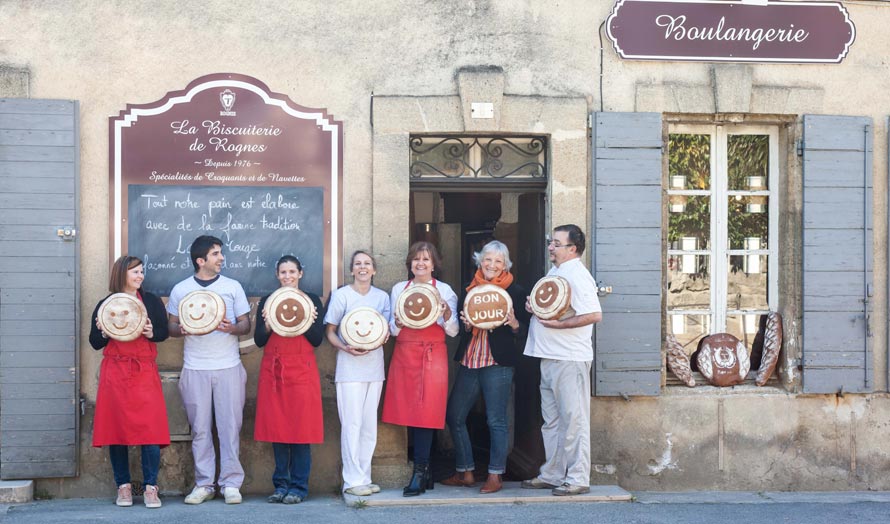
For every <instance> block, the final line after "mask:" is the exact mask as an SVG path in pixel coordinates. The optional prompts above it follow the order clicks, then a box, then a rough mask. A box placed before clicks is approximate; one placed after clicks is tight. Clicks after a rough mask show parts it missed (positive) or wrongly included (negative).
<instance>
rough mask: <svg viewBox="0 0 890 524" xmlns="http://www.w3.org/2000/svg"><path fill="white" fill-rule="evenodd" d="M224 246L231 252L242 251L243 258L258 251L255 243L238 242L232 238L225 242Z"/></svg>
mask: <svg viewBox="0 0 890 524" xmlns="http://www.w3.org/2000/svg"><path fill="white" fill-rule="evenodd" d="M226 248H228V250H229V251H231V252H232V253H244V258H250V257H251V256H253V254H254V253H259V252H260V248H258V247H257V245H256V244H238V243H236V242H235V241H234V240H230V241H228V242H226Z"/></svg>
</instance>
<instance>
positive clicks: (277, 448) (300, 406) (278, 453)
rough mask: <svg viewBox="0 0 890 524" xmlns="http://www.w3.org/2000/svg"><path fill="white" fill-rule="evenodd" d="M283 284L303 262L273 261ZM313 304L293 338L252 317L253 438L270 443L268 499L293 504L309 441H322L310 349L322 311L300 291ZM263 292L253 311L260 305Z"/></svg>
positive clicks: (299, 495)
mask: <svg viewBox="0 0 890 524" xmlns="http://www.w3.org/2000/svg"><path fill="white" fill-rule="evenodd" d="M276 273H277V276H278V282H279V283H281V285H282V286H283V287H285V286H286V287H293V288H299V287H300V279H301V278H302V277H303V265H302V264H301V263H300V261H299V259H297V258H296V257H294V256H291V255H285V256H283V257H281V259H279V260H278V264H277V265H276ZM306 294H307V295H308V296H309V298H310V299H312V303H313V304H314V305H315V309H316V313H317V317H316V318H315V319H314V321H313V323H312V327H310V328H309V331H307V332H306V333H304V334H303V335H300V336H298V337H292V338H287V337H281V336H279V335H278V334H276V333H274V332H273V331H272V330H271V329H270V327H269V326H268V325H267V324H266V322H265V321H263V322H259V321H258V322H257V325H256V330H255V331H254V335H253V340H254V342H255V343H256V345H257V346H259V347H263V346H265V348H264V351H263V361H262V363H261V364H260V377H259V384H258V386H257V395H256V403H257V407H256V426H255V429H254V432H253V438H254V439H255V440H258V441H260V442H271V443H272V451H273V453H274V456H275V471H274V472H273V473H272V484H273V485H274V486H275V491H274V492H273V493H272V494H271V495H269V497H268V498H267V499H266V500H268V501H269V502H283V503H285V504H298V503H300V502H302V501H303V499H305V498H306V495H308V493H309V469H310V468H311V466H312V455H311V451H310V449H309V444H321V443H322V442H323V441H324V425H323V421H322V412H321V381H320V380H319V376H318V366H317V365H316V363H315V348H316V347H318V345H319V344H321V341H322V339H323V338H324V312H323V311H322V304H321V300H320V299H319V298H318V296H316V295H314V294H312V293H306ZM268 298H269V296H268V295H266V296H265V297H263V299H262V300H260V303H259V306H258V307H257V311H259V312H262V311H263V308H264V306H265V305H266V299H268Z"/></svg>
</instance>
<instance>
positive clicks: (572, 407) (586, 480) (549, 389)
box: [539, 358, 591, 486]
mask: <svg viewBox="0 0 890 524" xmlns="http://www.w3.org/2000/svg"><path fill="white" fill-rule="evenodd" d="M590 365H591V363H590V362H577V361H573V360H551V359H546V358H545V359H541V414H542V415H543V416H544V425H543V426H542V427H541V433H542V435H543V437H544V453H545V456H546V458H547V460H546V462H544V465H543V466H541V473H540V475H539V477H540V478H541V480H543V481H544V482H547V483H548V484H553V485H556V486H560V485H562V484H566V483H567V484H571V485H573V486H589V485H590Z"/></svg>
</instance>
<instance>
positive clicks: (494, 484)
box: [479, 473, 504, 495]
mask: <svg viewBox="0 0 890 524" xmlns="http://www.w3.org/2000/svg"><path fill="white" fill-rule="evenodd" d="M503 487H504V485H503V484H502V483H501V476H500V475H498V474H497V473H489V474H488V479H487V480H486V481H485V484H483V485H482V488H481V489H480V490H479V493H482V494H483V495H484V494H486V493H497V492H498V491H500V490H501V488H503Z"/></svg>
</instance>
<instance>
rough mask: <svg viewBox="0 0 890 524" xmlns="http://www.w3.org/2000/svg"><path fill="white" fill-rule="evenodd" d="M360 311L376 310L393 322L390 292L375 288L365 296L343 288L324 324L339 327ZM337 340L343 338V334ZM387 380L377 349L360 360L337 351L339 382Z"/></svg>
mask: <svg viewBox="0 0 890 524" xmlns="http://www.w3.org/2000/svg"><path fill="white" fill-rule="evenodd" d="M357 307H370V308H373V309H376V310H377V311H379V312H380V314H381V315H383V317H384V318H386V320H387V322H389V319H390V309H389V296H387V295H386V291H383V290H382V289H378V288H376V287H374V286H371V289H370V290H369V291H368V294H367V295H362V294H361V293H359V292H358V291H356V290H354V289H352V286H343V287H341V288H340V289H338V290H336V291H334V292H333V293H332V294H331V300H330V301H329V302H328V309H327V313H325V315H324V323H325V324H332V325H334V326H339V325H340V321H341V320H343V317H344V316H346V313H349V312H350V311H352V310H353V309H355V308H357ZM337 336H338V337H340V332H339V331H338V332H337ZM340 342H344V341H343V337H340ZM344 344H345V342H344ZM384 378H385V372H384V370H383V350H382V349H380V348H377V349H375V350H374V351H372V352H370V353H368V354H367V355H362V356H360V357H359V356H355V355H350V354H349V353H347V352H345V351H340V350H339V349H338V350H337V371H336V373H335V376H334V381H335V382H382V381H383V379H384Z"/></svg>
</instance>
